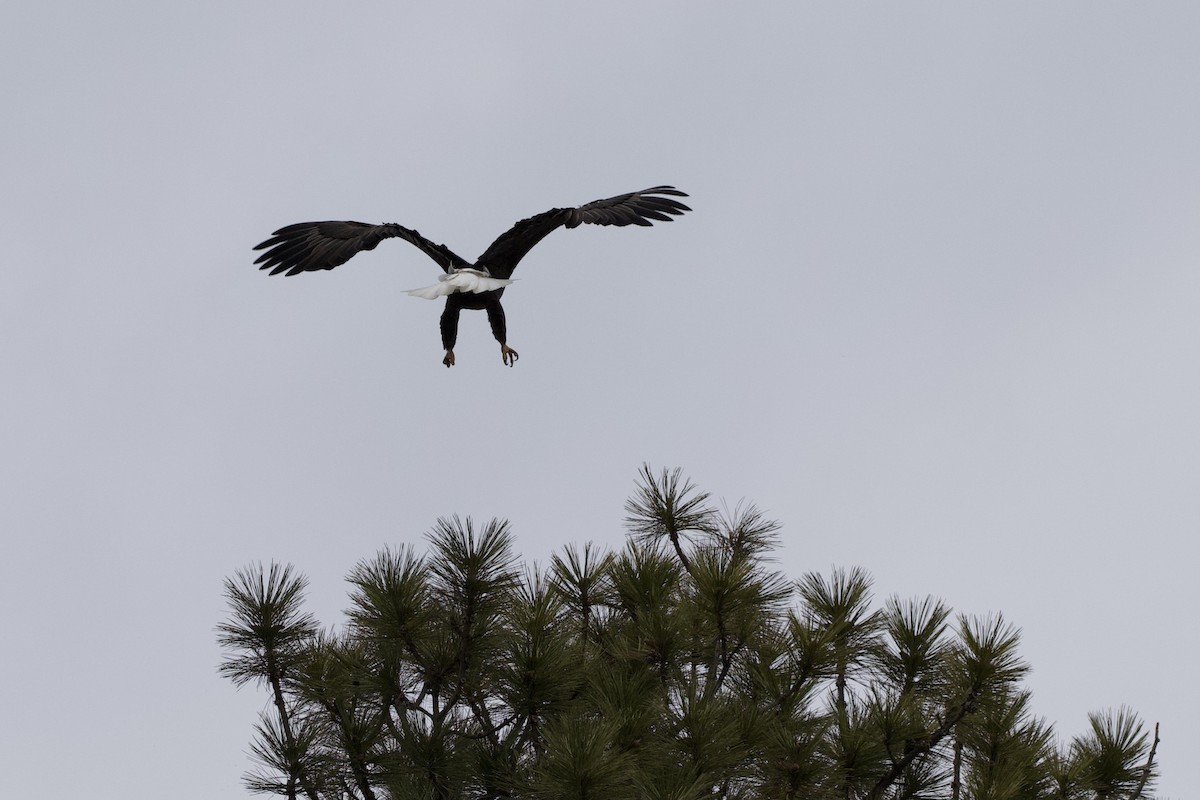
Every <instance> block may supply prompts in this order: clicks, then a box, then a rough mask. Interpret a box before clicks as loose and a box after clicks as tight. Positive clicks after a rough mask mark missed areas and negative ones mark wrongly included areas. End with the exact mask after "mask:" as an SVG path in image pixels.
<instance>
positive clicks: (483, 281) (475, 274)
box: [405, 269, 512, 300]
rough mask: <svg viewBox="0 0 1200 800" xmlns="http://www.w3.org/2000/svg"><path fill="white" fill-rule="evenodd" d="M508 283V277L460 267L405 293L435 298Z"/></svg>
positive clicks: (476, 291) (482, 290) (488, 289)
mask: <svg viewBox="0 0 1200 800" xmlns="http://www.w3.org/2000/svg"><path fill="white" fill-rule="evenodd" d="M510 283H512V280H511V279H509V278H493V277H491V276H490V275H484V274H483V273H482V272H479V271H478V270H473V269H461V270H459V271H457V272H451V273H449V274H448V275H442V276H440V277H439V278H438V282H437V283H435V284H434V285H433V286H424V287H422V288H420V289H409V290H408V291H407V292H405V294H410V295H412V296H413V297H420V298H422V299H423V300H436V299H438V298H439V297H445V296H446V295H448V294H454V293H455V292H472V293H474V294H480V293H481V292H490V291H493V290H495V289H499V288H500V287H502V286H508V285H509V284H510Z"/></svg>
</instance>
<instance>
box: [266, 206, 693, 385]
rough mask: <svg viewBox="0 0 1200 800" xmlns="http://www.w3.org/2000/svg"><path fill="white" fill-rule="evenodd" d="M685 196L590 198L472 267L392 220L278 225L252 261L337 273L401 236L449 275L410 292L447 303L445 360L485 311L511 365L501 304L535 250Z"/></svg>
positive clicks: (522, 227)
mask: <svg viewBox="0 0 1200 800" xmlns="http://www.w3.org/2000/svg"><path fill="white" fill-rule="evenodd" d="M675 197H687V195H686V194H684V193H683V192H681V191H679V190H678V189H676V188H675V187H673V186H655V187H652V188H650V189H644V190H643V191H640V192H630V193H629V194H622V195H618V196H616V197H609V198H607V199H605V200H593V201H592V202H590V203H587V204H585V205H582V206H579V207H578V208H554V209H551V210H550V211H546V212H544V213H542V214H538V215H536V216H533V217H529V218H528V219H523V220H521V221H520V222H518V223H517V224H516V225H513V226H512V228H510V229H509V230H508V232H507V233H505V234H503V235H502V236H500V238H498V239H496V241H494V242H492V244H491V246H490V247H488V249H487V250H485V251H484V253H483V255H481V256H480V257H479V258H478V259H477V260H476V261H475V263H474V264H472V263H470V262H468V261H467V260H466V259H464V258H461V257H460V256H458V255H456V254H455V253H454V252H452V251H451V250H450V249H449V248H448V247H446V246H445V245H442V244H434V243H433V242H431V241H429V240H428V239H426V238H425V237H424V236H422V235H421V234H419V233H417V232H416V231H415V230H412V229H410V228H405V227H404V226H402V225H397V224H395V223H391V222H389V223H384V224H382V225H369V224H367V223H364V222H301V223H298V224H296V225H288V226H287V227H284V228H280V229H279V230H277V231H275V233H273V234H272V235H271V238H270V239H267V240H266V241H265V242H262V243H261V244H258V245H256V246H255V248H254V249H255V250H265V251H266V252H265V253H263V254H262V255H260V256H259V257H258V258H257V259H256V260H255V262H254V263H255V264H258V265H260V266H259V269H269V270H270V271H271V273H270V274H272V275H276V274H278V273H280V272H282V273H284V274H285V275H298V274H299V273H301V272H310V271H313V270H319V269H333V268H334V267H336V266H338V265H340V264H345V263H346V262H347V261H349V260H350V258H351V257H353V256H354V254H355V253H359V252H362V251H363V250H374V249H375V246H376V245H378V244H379V243H380V242H382V241H383V240H384V239H391V238H400V239H404V240H405V241H406V242H410V243H411V244H414V245H416V246H417V248H418V249H420V251H421V252H423V253H424V254H425V255H427V256H429V257H430V258H432V259H433V260H434V261H436V262H437V265H438V266H439V267H441V268H442V270H443V272H444V273H445V274H444V275H441V276H439V278H438V282H437V283H436V284H434V285H433V286H427V287H425V288H422V289H412V290H410V291H409V292H408V294H410V295H413V296H415V297H423V298H426V299H428V300H434V299H437V298H439V297H445V298H446V308H445V310H444V311H443V312H442V320H441V327H442V346H443V347H445V349H446V355H445V358H443V359H442V363H443V364H445V365H446V366H447V367H452V366H454V343H455V341H456V340H457V338H458V315H459V312H460V311H462V310H463V309H476V310H478V309H483V310H484V311H486V312H487V316H488V322H489V323H491V326H492V334H493V335H494V336H495V337H496V341H498V342H499V343H500V357H501V359H502V360H503V361H504V363H505V364H507V365H508V366H510V367H511V366H512V365H513V364H515V363H516V361H517V358H518V356H517V351H516V350H513V349H512V348H511V347H509V346H508V342H507V330H506V328H505V322H504V307H503V306H501V305H500V297H501V295H503V294H504V288H505V287H506V286H508V285H509V284H510V283H512V274H513V270H514V269H516V267H517V264H518V263H519V262H520V260H521V259H522V258H523V257H524V256H525V254H526V253H528V252H529V251H530V250H531V249H532V248H533V246H534V245H536V244H537V243H538V242H540V241H541V240H542V239H544V238H545V237H546V236H547V235H549V234H550V233H551V232H552V231H554V230H555V229H557V228H560V227H567V228H575V227H578V226H579V225H581V224H589V225H616V226H618V227H623V226H625V225H642V226H646V225H651V224H653V222H652V221H659V222H670V221H672V219H673V216H679V215H681V214H683V213H684V212H685V211H691V209H690V208H688V207H687V206H685V205H684V204H683V203H681V202H679V201H678V200H674V199H672V198H675Z"/></svg>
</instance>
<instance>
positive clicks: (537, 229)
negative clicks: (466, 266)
mask: <svg viewBox="0 0 1200 800" xmlns="http://www.w3.org/2000/svg"><path fill="white" fill-rule="evenodd" d="M674 197H687V195H686V194H684V193H683V192H681V191H679V190H678V189H676V188H675V187H674V186H655V187H653V188H651V189H643V190H642V191H640V192H630V193H629V194H622V195H618V196H616V197H609V198H607V199H605V200H593V201H592V202H590V203H588V204H587V205H582V206H580V207H579V208H555V209H551V210H550V211H547V212H545V213H542V214H538V215H537V216H534V217H530V218H529V219H523V220H521V221H520V222H518V223H517V224H516V225H513V226H512V228H510V229H509V230H508V232H506V233H505V234H503V235H502V236H501V237H500V238H499V239H497V240H496V241H494V242H492V245H491V247H489V248H488V249H487V251H486V252H485V253H484V254H483V255H481V256H480V257H479V260H478V261H476V262H475V266H476V268H477V269H486V270H487V271H488V272H489V273H491V274H492V275H494V276H495V277H497V278H508V277H511V276H512V273H513V270H514V269H516V268H517V264H518V263H519V262H520V261H521V259H522V258H524V257H525V254H526V253H528V252H529V251H530V250H532V249H533V246H534V245H536V244H537V243H538V242H540V241H541V240H542V239H544V238H546V236H548V235H549V234H550V233H551V232H552V231H554V230H556V229H557V228H560V227H567V228H574V227H577V226H579V225H582V224H585V223H586V224H588V225H617V226H625V225H652V224H654V221H658V222H670V221H671V220H672V219H673V218H674V216H679V215H681V214H683V212H685V211H691V209H690V208H688V207H687V206H685V205H684V204H683V203H681V202H679V201H678V200H674V199H672V198H674Z"/></svg>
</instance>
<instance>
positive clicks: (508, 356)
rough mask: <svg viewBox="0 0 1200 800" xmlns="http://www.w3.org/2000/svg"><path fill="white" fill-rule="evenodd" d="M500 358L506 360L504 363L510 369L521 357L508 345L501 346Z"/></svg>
mask: <svg viewBox="0 0 1200 800" xmlns="http://www.w3.org/2000/svg"><path fill="white" fill-rule="evenodd" d="M500 357H501V358H502V359H504V363H505V364H507V365H508V366H510V367H511V366H512V365H513V364H516V363H517V359H518V358H520V356H519V355H517V351H516V350H513V349H512V348H511V347H509V346H508V345H506V344H502V345H500Z"/></svg>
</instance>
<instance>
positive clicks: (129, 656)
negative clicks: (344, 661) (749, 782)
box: [0, 0, 1200, 798]
mask: <svg viewBox="0 0 1200 800" xmlns="http://www.w3.org/2000/svg"><path fill="white" fill-rule="evenodd" d="M189 5H191V4H189ZM433 5H434V4H428V6H430V7H426V5H419V6H409V5H408V4H404V3H396V2H390V3H362V4H349V5H345V4H344V5H339V6H336V7H334V6H330V5H328V4H317V3H303V2H300V3H298V2H256V3H244V2H239V3H233V2H210V3H204V4H194V7H192V8H187V7H184V4H178V3H133V2H111V3H83V2H58V3H56V2H40V3H23V4H19V5H18V6H17V7H15V8H12V9H8V10H7V12H6V14H5V18H6V19H5V23H4V25H3V26H2V27H0V64H2V66H3V71H2V73H0V74H2V75H3V79H2V82H0V91H2V93H3V94H2V97H3V103H4V124H3V126H0V153H2V154H3V155H0V187H3V188H0V204H2V208H0V211H2V212H3V218H4V219H5V220H6V226H5V228H6V231H7V235H6V237H5V259H4V261H5V263H4V267H3V269H4V281H3V288H2V289H0V369H2V370H3V374H4V382H3V386H4V390H3V392H2V393H0V523H2V525H3V531H4V541H5V546H4V551H5V556H4V558H3V559H2V560H0V608H3V612H0V620H2V623H0V625H2V627H0V634H2V636H3V641H4V642H5V648H4V650H5V658H3V659H2V660H0V685H3V686H4V687H6V688H5V692H4V695H5V698H4V711H3V718H4V724H3V725H0V753H3V759H4V761H5V763H6V764H8V765H9V766H10V768H9V769H8V770H6V780H5V791H6V793H11V795H12V796H14V797H23V796H44V795H45V793H46V786H47V783H50V784H52V785H53V786H54V787H55V790H56V793H61V796H64V797H82V796H92V797H118V796H120V797H126V796H129V795H131V794H132V795H134V796H159V795H161V794H162V792H163V791H164V787H169V792H170V794H171V796H172V797H177V798H213V797H237V796H241V795H242V794H243V793H244V792H243V789H242V788H241V783H240V775H241V773H242V772H243V771H244V770H245V769H246V768H247V767H248V766H249V761H248V759H247V756H246V752H247V749H248V746H247V743H248V740H249V737H250V733H251V725H252V723H253V721H254V716H255V713H256V711H257V710H258V709H259V708H261V707H262V706H263V704H264V700H265V696H263V695H260V694H256V693H255V692H252V691H250V690H243V691H241V692H237V691H235V690H234V688H233V687H232V685H230V684H228V683H225V682H222V681H220V680H219V679H218V677H217V674H216V665H217V663H218V662H219V659H220V654H219V652H218V650H217V647H216V645H215V642H214V636H213V627H214V626H215V624H216V623H217V622H218V621H219V620H220V619H221V617H222V615H223V606H222V601H221V596H220V590H221V580H222V578H223V577H224V576H226V575H228V574H230V573H231V572H232V571H233V570H235V569H236V568H238V567H241V566H243V565H245V564H247V563H249V562H253V561H257V560H262V561H269V560H271V559H277V560H281V561H287V562H292V563H294V564H295V565H296V566H297V567H298V568H299V569H300V570H302V571H303V572H305V573H306V574H308V575H309V576H310V578H311V579H312V582H313V588H312V592H311V609H312V610H313V611H314V613H316V614H317V615H318V616H319V617H321V619H322V620H323V621H325V622H327V623H333V622H337V621H338V620H339V612H340V610H341V609H342V608H343V607H344V605H345V602H344V596H345V589H344V583H343V581H342V579H343V577H344V575H345V574H346V572H347V571H348V570H349V569H350V568H351V567H352V566H353V564H354V563H355V562H356V561H358V560H359V559H361V558H364V557H367V556H370V555H372V554H373V553H374V552H375V551H376V550H377V549H378V548H379V547H381V546H383V545H385V544H388V543H399V542H416V543H418V544H419V543H420V542H421V537H422V534H423V533H424V531H426V530H427V529H428V528H429V527H430V526H431V525H432V523H433V522H434V520H435V519H436V518H437V517H438V516H440V515H446V514H453V513H458V514H463V515H468V514H469V515H473V516H475V517H477V518H484V519H486V518H490V517H492V516H499V517H505V518H508V519H509V520H511V522H512V524H513V527H514V530H515V532H516V533H517V534H518V536H519V541H520V544H521V547H522V549H523V550H524V552H525V553H526V554H527V555H528V556H529V557H531V558H537V559H542V560H544V559H545V557H546V555H547V554H548V553H550V552H551V551H553V550H554V549H556V548H557V547H559V546H560V545H561V544H564V543H567V542H583V541H586V540H589V539H591V540H595V541H597V542H600V543H603V544H606V545H609V546H614V547H615V546H619V545H620V544H621V541H622V538H623V530H622V527H621V517H622V503H623V501H624V499H625V497H626V496H627V495H628V494H629V492H630V490H631V489H632V486H633V480H634V477H635V473H636V470H637V468H638V466H639V465H640V464H641V463H642V462H649V463H650V464H652V465H654V466H655V467H671V466H681V467H683V468H684V470H685V472H686V473H687V474H688V475H689V476H691V477H692V478H693V479H694V480H695V481H696V482H697V483H698V484H699V485H700V486H702V487H703V488H705V489H707V490H709V491H711V492H713V493H714V494H715V495H717V496H720V497H725V498H727V499H728V500H729V501H730V503H731V504H732V503H734V502H736V501H737V500H738V499H740V498H743V497H744V498H746V499H748V500H751V501H753V502H756V503H757V504H758V505H759V506H761V507H762V508H763V509H765V510H766V511H767V512H768V513H769V514H770V515H771V516H773V517H775V518H777V519H779V520H780V521H781V522H782V523H783V525H784V540H785V547H784V549H783V551H782V553H781V560H780V567H781V568H782V569H784V570H785V571H786V572H787V573H788V574H790V575H791V576H793V577H799V576H800V575H801V574H802V573H804V572H805V571H809V570H819V571H824V572H827V571H828V570H829V568H830V567H831V566H833V565H843V566H854V565H860V566H863V567H865V568H866V569H868V570H870V572H871V573H872V574H873V575H874V576H875V579H876V590H877V597H879V598H883V597H886V596H887V595H890V594H893V593H896V594H900V595H902V596H910V595H925V594H934V595H937V596H939V597H941V598H943V599H945V600H946V601H947V602H949V603H950V604H952V605H953V606H954V607H955V608H956V609H957V610H959V611H962V612H967V613H978V614H985V613H989V612H994V611H1002V612H1003V613H1004V614H1005V615H1006V617H1008V618H1009V619H1011V620H1012V621H1013V622H1014V623H1016V624H1017V625H1019V626H1020V627H1021V628H1022V629H1023V631H1024V648H1023V652H1024V654H1025V656H1026V657H1027V658H1028V659H1029V660H1030V661H1031V662H1032V664H1033V667H1034V672H1033V675H1032V677H1031V679H1030V682H1029V683H1030V686H1031V688H1032V689H1033V691H1034V693H1035V707H1036V709H1037V711H1038V713H1040V714H1043V715H1045V716H1046V717H1047V718H1048V719H1050V720H1051V721H1053V722H1054V723H1055V724H1056V726H1057V729H1058V731H1059V732H1060V734H1061V735H1063V736H1064V737H1069V736H1071V735H1074V734H1076V733H1078V732H1080V731H1082V730H1083V728H1084V726H1085V725H1086V714H1087V712H1088V711H1090V710H1098V709H1102V708H1106V707H1114V706H1118V705H1120V704H1128V705H1130V706H1132V707H1133V708H1134V709H1136V710H1137V711H1138V712H1139V713H1140V714H1141V715H1142V717H1143V719H1145V720H1147V721H1149V722H1150V723H1153V722H1154V721H1155V720H1157V721H1160V722H1161V723H1162V726H1163V744H1162V746H1161V757H1162V765H1163V769H1164V771H1165V779H1164V781H1163V782H1162V784H1161V788H1162V794H1163V795H1164V796H1175V797H1181V796H1183V795H1184V790H1185V787H1189V786H1190V785H1191V782H1190V781H1189V780H1188V777H1189V776H1188V775H1187V774H1185V771H1186V770H1188V769H1189V766H1190V762H1191V759H1192V757H1193V756H1194V754H1195V753H1196V752H1197V751H1200V726H1198V725H1197V723H1196V719H1197V716H1198V712H1200V707H1198V706H1200V703H1198V702H1197V693H1196V689H1195V686H1194V681H1192V680H1191V672H1192V671H1193V669H1192V668H1193V667H1194V665H1195V664H1196V663H1197V659H1200V642H1198V640H1197V633H1196V630H1197V627H1196V623H1195V614H1196V612H1197V606H1198V605H1200V603H1198V602H1197V601H1198V600H1200V589H1198V588H1197V581H1196V578H1195V573H1196V567H1195V563H1196V556H1197V547H1196V544H1195V542H1196V536H1197V533H1198V532H1200V491H1198V487H1200V421H1198V415H1197V412H1196V409H1197V408H1200V371H1198V369H1197V355H1198V353H1197V350H1198V345H1200V315H1198V314H1197V307H1198V305H1200V270H1198V269H1197V259H1198V255H1200V145H1198V143H1200V102H1198V100H1197V87H1198V85H1200V48H1198V47H1197V45H1196V43H1197V42H1198V41H1200V6H1198V5H1197V4H1195V3H1191V2H1159V3H1137V4H1134V3H1111V2H1094V1H1092V0H1089V2H1070V3H1053V4H1048V3H1040V2H1039V3H1033V2H1029V3H1018V2H1012V3H1003V4H999V3H995V4H979V3H916V2H914V3H905V4H897V3H886V4H885V3H877V4H876V3H860V4H843V3H838V4H833V3H823V4H801V3H795V4H786V5H785V4H782V3H779V4H775V5H772V6H767V5H760V6H757V7H748V6H747V5H746V4H730V3H722V4H717V3H699V2H695V3H644V2H638V3H621V2H614V3H604V4H600V5H596V4H591V5H589V6H587V7H586V9H584V8H583V7H581V6H575V5H568V4H552V3H536V4H535V3H492V4H482V3H481V4H477V5H465V4H449V3H442V4H436V8H435V7H432V6H433ZM660 183H672V184H675V185H677V186H679V187H680V188H682V189H684V190H685V191H687V192H689V193H690V194H691V196H692V197H691V199H690V200H689V201H688V202H689V203H690V204H691V205H692V206H693V208H694V209H695V212H694V213H693V214H690V215H688V216H686V217H684V218H682V219H680V220H678V221H676V222H673V223H671V224H668V225H658V226H656V227H654V228H650V229H619V230H618V229H594V228H588V229H578V230H572V231H560V232H558V233H555V234H553V235H551V236H550V237H549V238H548V239H547V240H546V241H544V242H543V243H542V244H541V245H540V246H539V247H538V248H537V249H536V250H534V251H533V252H532V253H531V254H530V256H528V257H527V258H526V260H525V261H524V262H522V265H521V267H520V269H518V270H517V272H516V275H515V277H517V278H519V279H520V280H519V281H518V283H517V284H516V285H515V286H514V287H512V289H510V290H509V292H508V293H507V294H506V295H505V307H506V309H507V311H508V316H509V341H510V342H511V344H512V345H513V346H514V347H515V348H516V349H518V350H519V351H520V353H521V361H520V363H519V364H518V365H517V366H516V367H515V368H514V369H511V370H510V369H508V368H506V367H504V366H503V365H502V364H501V362H500V357H499V348H498V347H497V346H496V345H495V342H494V341H493V340H492V338H491V334H490V332H489V331H488V328H487V323H486V319H485V317H484V316H483V315H482V314H479V313H475V314H468V315H464V319H463V324H462V327H461V330H460V334H459V346H458V348H457V349H456V353H457V356H458V366H456V367H455V368H454V369H452V370H446V369H445V368H444V367H443V366H442V365H441V357H442V351H441V345H440V342H439V337H438V329H437V318H438V314H439V313H440V305H439V304H435V303H430V302H427V301H422V300H416V299H412V298H408V297H405V296H404V295H403V293H402V292H403V290H404V289H409V288H413V287H416V286H423V285H426V284H428V283H429V282H431V279H432V278H433V277H434V276H435V275H436V272H437V268H436V266H435V265H434V264H433V263H432V262H431V261H429V260H428V259H426V258H425V257H424V256H423V255H422V254H421V253H420V252H418V251H417V250H416V249H415V248H412V247H411V246H409V245H408V244H406V243H404V242H399V241H397V242H387V243H385V244H383V245H381V246H380V248H379V249H378V250H376V251H375V252H373V253H368V254H363V255H361V256H359V257H357V258H356V259H355V260H354V261H353V262H351V263H350V264H347V265H346V266H344V267H340V268H339V269H337V270H335V271H332V272H328V273H320V274H307V275H302V276H298V277H295V278H282V277H275V278H271V277H268V276H266V275H265V274H262V273H259V272H258V271H257V270H256V269H254V268H253V266H252V265H251V261H252V258H253V254H252V253H251V252H250V249H249V248H250V247H251V246H252V245H253V244H255V243H256V242H258V241H260V240H261V239H263V238H265V236H266V235H267V234H269V233H270V232H271V231H272V230H274V229H275V228H277V227H279V226H281V225H284V224H287V223H291V222H299V221H304V220H309V219H358V220H363V221H367V222H380V221H395V222H400V223H402V224H405V225H407V226H409V227H413V228H416V229H418V230H419V231H421V232H422V233H423V234H425V235H426V236H429V237H430V238H432V239H433V240H434V241H437V242H445V243H446V244H447V245H449V246H450V247H451V248H453V249H454V250H455V251H457V252H459V253H460V254H461V255H463V256H466V257H468V258H473V257H475V256H477V255H478V254H479V253H480V252H482V250H483V249H484V248H485V247H486V246H487V244H488V243H490V242H491V240H492V239H493V237H495V236H496V235H498V234H499V233H501V232H502V231H504V230H505V229H506V228H507V227H508V226H509V225H510V224H511V223H513V222H514V221H516V220H517V219H519V218H522V217H526V216H529V215H531V214H534V213H537V212H540V211H543V210H546V209H548V208H551V207H554V206H563V205H575V204H579V203H583V202H586V201H589V200H592V199H595V198H598V197H605V196H608V195H611V194H617V193H620V192H625V191H631V190H636V189H642V188H645V187H648V186H652V185H655V184H660Z"/></svg>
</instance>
